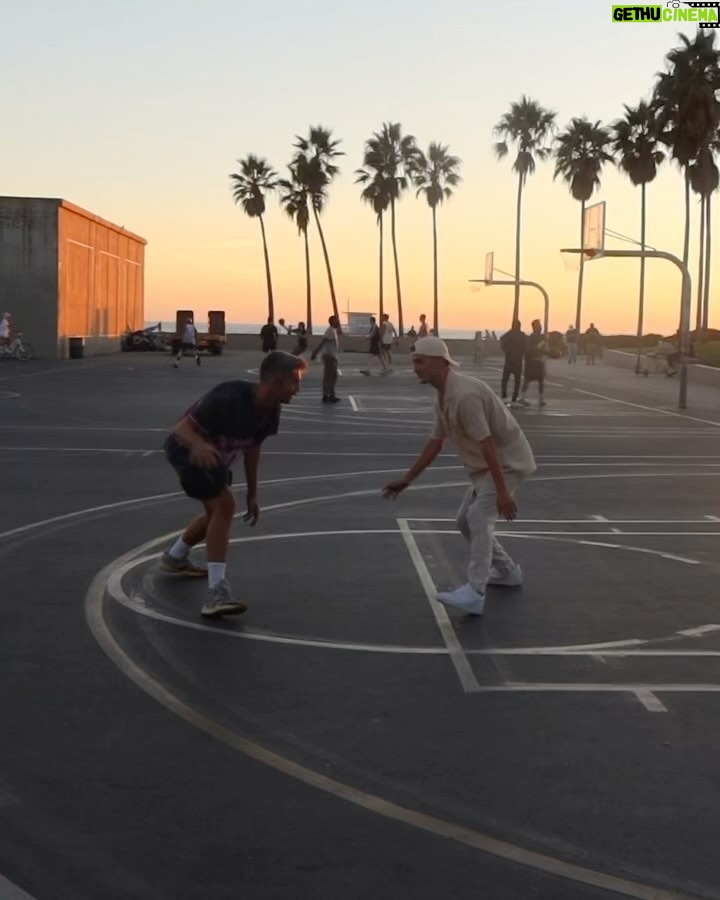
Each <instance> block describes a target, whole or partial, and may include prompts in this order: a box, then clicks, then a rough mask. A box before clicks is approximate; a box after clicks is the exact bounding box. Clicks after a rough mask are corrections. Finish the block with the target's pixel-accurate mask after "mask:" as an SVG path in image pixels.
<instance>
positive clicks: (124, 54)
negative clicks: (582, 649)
mask: <svg viewBox="0 0 720 900" xmlns="http://www.w3.org/2000/svg"><path fill="white" fill-rule="evenodd" d="M611 7H612V4H611V3H610V2H605V0H584V2H583V3H579V2H578V0H573V2H570V0H554V2H552V3H549V2H548V3H541V2H536V0H533V2H530V0H504V2H502V3H500V2H498V3H492V4H491V3H489V2H485V0H483V2H479V3H469V2H468V0H445V2H443V3H438V2H437V0H384V2H380V0H366V2H365V3H362V4H341V3H338V2H330V0H265V2H264V3H263V4H260V3H256V2H253V3H249V2H246V0H205V2H201V0H152V2H148V0H144V2H140V0H124V2H123V3H122V4H120V5H118V4H112V3H109V2H97V0H65V2H63V3H57V2H54V0H53V2H50V0H25V2H23V3H19V2H18V3H12V4H10V3H6V4H3V6H2V9H0V27H1V28H2V34H3V53H2V56H0V73H1V75H2V83H3V85H4V90H3V139H2V141H1V142H0V170H1V171H2V176H3V188H2V192H3V193H4V194H7V195H20V196H48V197H63V198H65V199H67V200H70V201H71V202H73V203H76V204H78V205H80V206H83V207H85V208H87V209H90V210H91V211H93V212H95V213H97V214H99V215H101V216H103V217H104V218H107V219H110V220H111V221H114V222H116V223H118V224H121V225H125V226H126V227H127V228H129V229H130V230H132V231H134V232H136V233H138V234H141V235H143V236H144V237H145V238H147V241H148V247H147V266H146V319H148V320H154V319H163V320H166V321H169V320H171V319H173V318H174V311H175V309H176V308H191V309H195V311H196V315H197V316H198V319H200V320H202V319H203V318H204V316H205V312H206V310H208V309H225V310H226V313H227V317H228V320H229V321H233V322H259V321H262V319H263V317H264V315H265V314H266V309H267V299H266V290H265V274H264V268H263V261H262V248H261V242H260V229H259V225H258V222H257V221H256V220H250V219H248V218H247V217H245V216H244V215H243V214H242V212H241V210H240V209H239V208H237V207H235V206H234V204H233V202H232V198H231V194H230V185H229V179H228V175H229V173H230V172H231V171H233V170H234V169H235V167H236V159H237V158H238V157H241V156H244V155H245V154H247V153H249V152H252V153H255V154H259V155H261V156H265V157H267V158H268V160H269V161H270V162H271V164H272V165H273V166H274V167H275V168H276V169H277V170H278V171H279V172H281V173H282V174H285V166H286V164H287V162H288V160H289V158H290V153H291V144H292V141H293V136H294V135H295V134H298V133H304V132H306V130H307V128H308V126H309V125H310V124H316V123H322V124H323V125H325V126H327V127H330V128H332V129H333V131H334V134H335V136H337V137H338V138H341V139H342V142H343V143H342V148H343V150H344V151H345V153H346V156H345V157H344V158H343V159H342V161H341V165H342V170H343V171H342V175H341V177H340V178H339V179H338V181H337V182H336V184H335V185H333V188H332V192H331V198H330V204H329V207H328V209H327V212H326V214H325V229H326V235H327V239H328V244H329V250H330V254H331V260H332V263H333V270H334V275H335V282H336V285H337V289H338V296H339V300H340V304H341V309H342V310H343V311H344V310H345V309H346V308H347V306H348V304H349V307H350V309H351V310H355V311H365V310H373V309H374V308H375V307H376V303H377V230H376V225H375V221H374V215H373V213H372V211H371V210H370V208H369V207H366V206H363V205H361V203H360V201H359V189H358V187H357V186H356V185H355V184H354V177H353V172H354V170H355V169H356V168H357V167H358V166H359V165H360V164H361V162H362V151H363V143H364V141H365V139H366V138H367V137H368V136H369V135H370V134H371V132H372V131H374V130H376V129H378V128H379V127H380V126H381V124H382V122H383V121H386V120H393V121H400V122H401V123H402V124H403V127H404V129H405V131H407V132H410V133H412V134H414V135H415V136H416V137H417V139H418V141H419V142H420V144H421V145H422V146H423V147H425V148H426V147H427V144H428V143H429V142H430V141H431V140H439V141H441V142H443V143H447V144H449V145H450V149H451V152H453V153H455V154H456V155H458V156H460V157H461V159H462V160H463V170H462V174H463V183H462V185H461V186H460V188H459V189H458V191H457V194H456V196H455V197H453V198H452V199H451V201H450V202H449V203H447V204H446V205H445V206H444V207H443V208H442V209H441V210H440V214H439V233H440V302H441V327H442V326H445V327H447V328H452V329H457V328H470V329H475V328H500V327H504V326H505V325H506V323H507V318H508V316H509V314H510V309H511V303H512V289H511V288H501V287H496V288H491V289H484V288H483V289H482V291H481V292H479V293H473V292H471V291H470V287H469V285H468V279H470V278H473V277H481V276H482V274H483V268H484V257H485V253H486V252H487V251H488V250H494V251H495V260H496V264H497V265H499V266H500V267H501V268H504V269H506V270H508V271H510V270H512V268H513V264H514V234H515V190H516V181H515V177H514V175H513V173H512V171H511V161H504V162H498V161H496V159H495V157H494V154H493V151H492V144H493V133H492V131H493V126H494V124H495V123H496V122H497V120H498V119H499V118H500V116H501V115H502V114H503V113H504V112H505V111H506V109H507V108H508V106H509V104H510V102H511V101H513V100H517V99H519V98H520V96H521V95H522V94H523V93H526V94H528V95H529V96H531V97H532V98H534V99H537V100H538V101H540V102H541V103H542V104H543V105H545V106H547V107H550V108H551V109H553V110H555V111H556V112H557V121H558V124H559V126H560V127H561V128H562V127H564V126H565V125H566V123H567V122H568V121H569V119H570V118H571V117H572V116H582V115H587V116H589V117H590V118H592V119H600V120H602V121H603V122H606V123H608V122H611V121H612V120H613V119H615V118H616V117H618V116H619V115H620V114H621V113H622V111H623V108H622V104H623V103H629V104H633V105H634V104H636V103H637V102H638V101H639V100H640V99H641V98H643V97H647V95H648V93H649V91H650V88H651V86H652V83H653V77H654V74H655V73H656V72H658V71H659V70H661V69H662V68H663V65H664V61H663V58H664V55H665V53H667V51H668V50H669V49H670V48H671V47H672V46H673V45H674V44H676V43H677V32H678V29H679V28H683V29H684V30H685V31H686V33H688V34H692V33H693V30H694V26H692V25H687V26H682V25H680V24H679V23H665V22H662V23H657V24H656V23H648V24H635V23H627V24H616V23H613V22H612V19H611ZM552 175H553V168H552V165H551V164H550V163H547V164H543V165H541V166H540V167H539V170H538V171H537V173H536V175H535V176H533V177H532V179H531V180H530V182H529V184H528V188H527V191H526V200H525V206H524V229H523V235H524V249H523V260H522V273H521V274H522V275H523V276H524V277H526V278H530V279H533V280H537V281H541V282H543V283H544V284H545V285H546V287H547V289H548V290H549V292H550V296H551V304H552V306H551V327H553V328H558V329H561V330H564V329H565V328H566V327H567V325H568V323H569V322H570V321H571V319H572V318H573V317H574V312H573V311H574V305H575V292H576V279H577V275H576V273H575V272H572V271H566V269H565V267H564V266H563V262H562V259H561V256H560V253H559V248H560V247H562V246H574V245H577V243H578V241H579V205H578V204H577V203H576V202H575V201H573V200H572V199H571V197H570V194H569V192H568V190H567V189H566V187H565V186H564V185H563V184H562V183H561V182H559V181H558V182H553V178H552ZM602 181H603V183H602V188H601V190H600V192H599V193H598V194H597V195H596V197H595V198H594V199H595V200H606V201H607V204H608V219H607V225H608V227H609V228H612V229H614V230H616V231H619V232H622V233H624V234H628V235H630V236H633V237H638V236H639V221H640V212H639V210H640V205H639V204H640V195H639V191H637V190H635V189H633V188H632V186H631V185H630V182H629V181H628V180H627V178H626V177H624V176H623V175H621V174H619V173H618V172H617V171H613V170H611V169H607V170H606V172H605V174H604V176H603V180H602ZM648 209H649V218H648V223H649V224H648V242H649V243H650V244H652V245H654V246H655V247H657V248H660V249H665V250H669V251H671V252H677V253H680V254H681V253H682V231H683V220H684V213H683V185H682V178H681V175H680V173H679V171H678V170H677V169H676V168H675V167H672V166H670V165H666V166H665V167H664V168H663V169H662V171H661V173H660V175H659V176H658V178H657V180H656V182H655V183H654V184H653V185H652V186H651V187H650V188H649V190H648ZM693 211H694V215H696V216H697V214H698V211H699V206H698V204H697V203H695V204H694V207H693ZM266 227H267V233H268V242H269V248H270V257H271V265H272V271H273V277H274V285H275V297H276V310H277V315H278V316H285V318H286V319H288V320H290V321H297V319H298V318H303V317H304V303H305V299H304V290H305V281H304V257H303V245H302V240H301V238H300V237H299V236H298V235H297V232H296V230H295V228H294V226H293V225H292V223H291V222H290V221H289V220H288V219H287V217H286V216H285V215H284V213H282V212H281V211H280V210H279V207H278V205H277V203H276V202H275V201H274V200H272V199H270V201H269V210H268V214H267V220H266ZM696 231H697V228H696V226H695V223H694V233H696ZM311 241H312V252H313V260H312V263H313V285H314V310H315V320H316V322H320V321H321V320H322V319H324V318H325V317H326V316H327V315H328V314H329V312H330V300H329V293H328V289H327V279H326V276H325V272H324V268H323V261H322V255H321V252H320V247H319V242H318V241H317V240H316V235H315V234H314V233H312V234H311ZM398 245H399V256H400V266H401V277H402V284H403V295H404V297H403V299H404V306H405V317H406V322H407V323H408V324H409V323H410V322H412V321H416V320H417V317H418V315H419V314H420V313H421V312H427V313H428V314H430V313H431V312H432V244H431V218H430V211H429V209H428V208H427V205H425V204H424V201H422V202H421V201H419V200H416V199H415V197H414V194H408V195H407V196H406V197H404V198H403V200H402V202H401V203H400V205H399V207H398ZM607 246H608V247H616V248H618V249H622V248H625V247H626V246H627V245H625V244H621V243H617V242H615V241H613V240H612V239H608V241H607ZM692 258H693V259H694V250H693V257H692ZM386 260H387V265H386V286H385V296H386V304H387V308H388V310H389V311H390V312H392V313H393V314H394V310H395V294H394V281H393V276H392V268H391V265H390V263H391V257H390V253H389V246H388V253H387V257H386ZM637 270H638V263H636V262H625V261H622V262H620V261H615V260H601V261H597V262H593V263H592V264H590V265H589V266H588V268H587V270H586V291H585V311H586V312H585V315H584V317H583V318H584V321H585V324H587V323H588V322H589V321H590V320H591V319H593V320H595V322H596V323H597V324H598V326H599V327H600V328H601V330H602V331H604V332H606V333H607V332H616V331H624V332H632V331H634V329H635V320H636V301H637ZM714 281H715V284H714V285H713V291H712V294H711V324H715V325H716V327H717V325H718V319H720V309H719V305H718V290H719V289H720V272H718V271H716V273H715V279H714ZM679 288H680V279H679V274H678V273H677V272H676V270H675V269H673V267H672V266H670V264H668V263H664V262H650V263H649V264H648V284H647V305H648V314H647V319H646V323H647V327H648V330H659V331H670V330H673V329H674V327H675V324H676V322H677V317H678V305H679ZM522 303H523V318H524V320H525V321H527V322H529V320H530V318H532V317H534V316H536V315H539V314H540V311H541V306H540V298H539V295H538V296H536V295H535V294H534V293H533V292H532V291H528V292H527V293H525V292H524V293H523V296H522ZM713 320H714V321H713Z"/></svg>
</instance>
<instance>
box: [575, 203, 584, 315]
mask: <svg viewBox="0 0 720 900" xmlns="http://www.w3.org/2000/svg"><path fill="white" fill-rule="evenodd" d="M584 231H585V201H584V200H581V201H580V247H582V246H583V234H584ZM584 274H585V254H584V253H581V254H580V269H579V271H578V289H577V307H576V309H575V327H576V328H577V330H578V332H579V331H580V325H581V320H582V294H583V275H584Z"/></svg>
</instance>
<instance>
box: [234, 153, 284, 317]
mask: <svg viewBox="0 0 720 900" xmlns="http://www.w3.org/2000/svg"><path fill="white" fill-rule="evenodd" d="M238 163H239V165H240V170H239V171H238V172H233V173H232V174H231V175H230V182H231V190H232V195H233V199H234V200H235V202H236V203H238V204H239V205H240V206H242V208H243V211H244V212H245V214H246V215H248V216H250V218H251V219H257V220H258V221H259V222H260V232H261V234H262V242H263V254H264V257H265V277H266V279H267V292H268V316H270V317H271V318H274V317H275V303H274V300H273V289H272V278H271V277H270V257H269V255H268V247H267V237H266V235H265V222H264V221H263V216H264V215H265V197H266V195H267V194H269V193H271V192H272V191H274V190H275V188H276V186H277V173H276V172H275V171H274V170H273V168H272V167H271V166H270V164H269V163H268V161H267V160H266V159H263V158H262V157H260V156H254V155H253V154H252V153H250V154H248V155H247V156H246V157H245V158H244V159H239V160H238Z"/></svg>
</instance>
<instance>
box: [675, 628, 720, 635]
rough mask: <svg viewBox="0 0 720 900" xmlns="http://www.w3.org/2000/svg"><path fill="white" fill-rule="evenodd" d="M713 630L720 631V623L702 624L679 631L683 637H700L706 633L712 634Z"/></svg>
mask: <svg viewBox="0 0 720 900" xmlns="http://www.w3.org/2000/svg"><path fill="white" fill-rule="evenodd" d="M713 631H720V625H701V626H700V627H699V628H686V629H685V631H678V632H677V634H681V635H682V636H683V637H693V638H699V637H702V636H703V635H705V634H711V633H712V632H713Z"/></svg>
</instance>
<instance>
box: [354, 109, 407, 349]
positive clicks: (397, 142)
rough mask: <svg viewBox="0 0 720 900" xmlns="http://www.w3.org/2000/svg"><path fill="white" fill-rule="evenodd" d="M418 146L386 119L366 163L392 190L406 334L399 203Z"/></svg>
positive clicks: (372, 141) (397, 270)
mask: <svg viewBox="0 0 720 900" xmlns="http://www.w3.org/2000/svg"><path fill="white" fill-rule="evenodd" d="M417 154H418V147H417V143H416V141H415V138H414V137H413V135H411V134H405V135H404V134H403V133H402V125H401V124H400V123H399V122H384V123H383V126H382V128H381V129H380V131H376V132H374V133H373V135H372V137H371V138H369V139H368V140H367V141H366V143H365V154H364V157H363V166H365V167H367V168H370V169H373V170H375V171H376V172H380V173H381V174H382V176H383V178H384V179H385V180H386V182H387V184H388V186H389V189H390V236H391V238H392V247H393V261H394V263H395V291H396V294H397V306H398V331H399V333H400V334H403V330H404V329H403V307H402V290H401V288H400V266H399V264H398V252H397V237H396V233H395V205H396V203H397V201H398V200H399V199H400V196H401V194H402V193H403V191H405V190H407V188H408V187H409V186H410V181H411V176H412V172H413V166H414V164H415V161H416V159H417Z"/></svg>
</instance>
